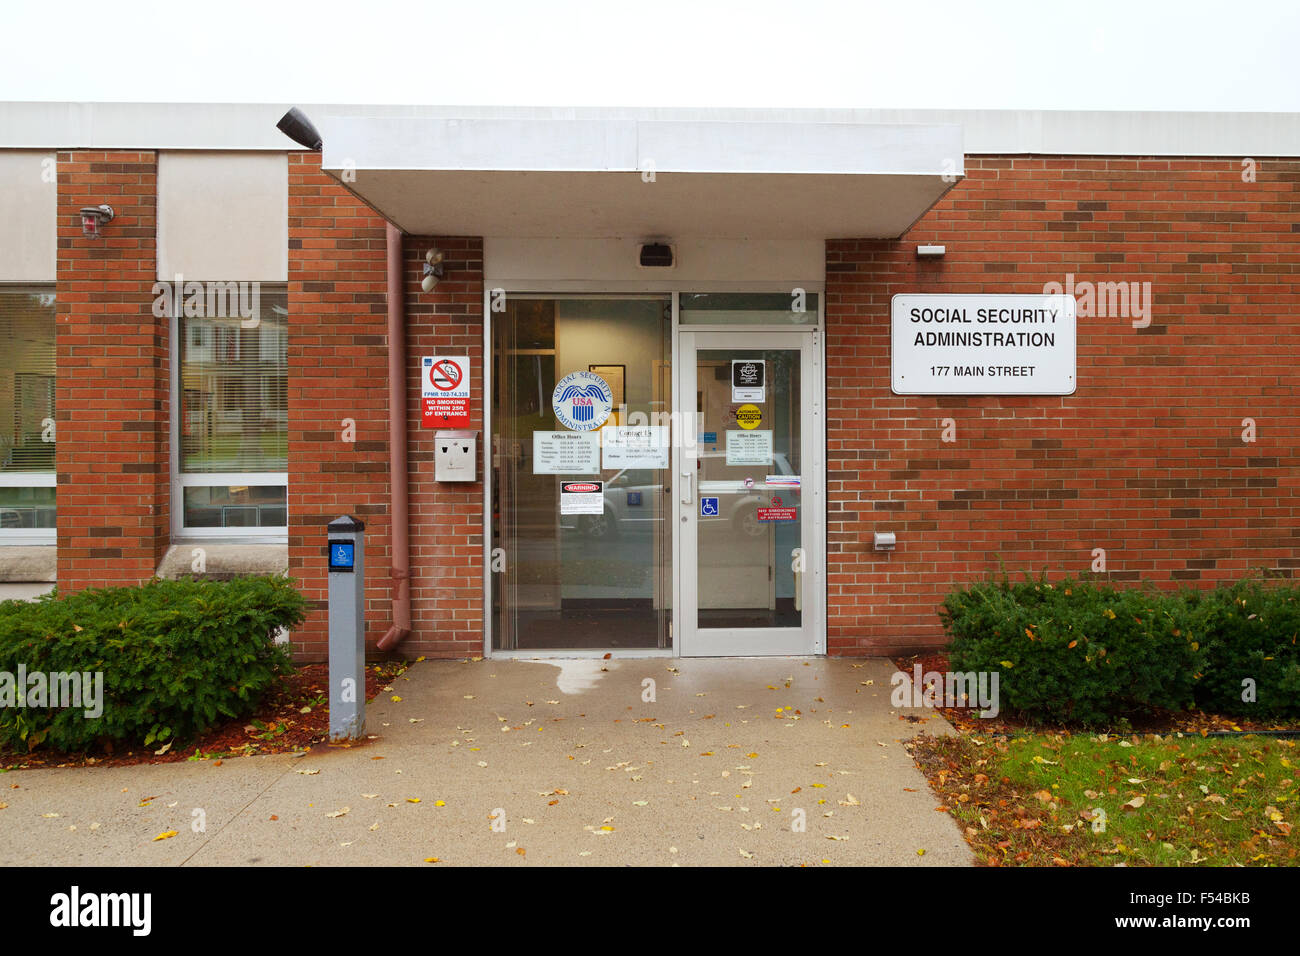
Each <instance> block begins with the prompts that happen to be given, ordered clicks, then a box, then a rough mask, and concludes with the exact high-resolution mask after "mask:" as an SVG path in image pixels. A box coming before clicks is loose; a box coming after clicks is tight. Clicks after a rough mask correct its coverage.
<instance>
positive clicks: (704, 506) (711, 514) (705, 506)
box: [700, 498, 718, 518]
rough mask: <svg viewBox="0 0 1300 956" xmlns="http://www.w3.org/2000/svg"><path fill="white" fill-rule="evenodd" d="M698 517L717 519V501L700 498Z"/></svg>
mask: <svg viewBox="0 0 1300 956" xmlns="http://www.w3.org/2000/svg"><path fill="white" fill-rule="evenodd" d="M700 517H701V518H716V517H718V499H717V498H701V499H700Z"/></svg>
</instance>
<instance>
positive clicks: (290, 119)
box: [275, 106, 322, 153]
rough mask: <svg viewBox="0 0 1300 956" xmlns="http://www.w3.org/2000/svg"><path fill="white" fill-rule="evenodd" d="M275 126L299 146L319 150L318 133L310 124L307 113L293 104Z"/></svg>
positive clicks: (319, 140)
mask: <svg viewBox="0 0 1300 956" xmlns="http://www.w3.org/2000/svg"><path fill="white" fill-rule="evenodd" d="M275 128H276V129H278V130H279V131H280V132H281V133H283V134H284V135H285V136H288V137H289V138H290V139H291V140H293V141H294V142H295V143H297V144H298V145H299V146H302V147H304V148H305V149H309V150H311V151H312V152H313V153H319V152H320V150H321V146H322V143H321V138H320V133H319V132H317V130H316V127H315V126H313V125H312V122H311V120H309V119H308V118H307V114H306V113H304V112H303V111H302V110H300V109H298V107H296V106H295V107H294V108H293V109H291V110H289V112H287V113H285V114H284V115H283V116H281V117H280V122H278V123H276V124H275Z"/></svg>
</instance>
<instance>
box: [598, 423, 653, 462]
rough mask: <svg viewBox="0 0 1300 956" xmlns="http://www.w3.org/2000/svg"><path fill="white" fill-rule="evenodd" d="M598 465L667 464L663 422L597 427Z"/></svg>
mask: <svg viewBox="0 0 1300 956" xmlns="http://www.w3.org/2000/svg"><path fill="white" fill-rule="evenodd" d="M600 440H601V466H602V467H604V468H607V469H614V468H667V467H668V428H667V427H666V426H664V425H635V426H634V425H610V426H608V427H606V428H602V429H601V430H600Z"/></svg>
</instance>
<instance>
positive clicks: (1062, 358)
mask: <svg viewBox="0 0 1300 956" xmlns="http://www.w3.org/2000/svg"><path fill="white" fill-rule="evenodd" d="M890 313H891V321H890V326H891V333H890V349H889V373H890V384H891V385H892V387H893V390H894V393H895V394H897V395H1071V394H1073V393H1074V390H1075V387H1076V386H1077V385H1078V381H1077V379H1076V374H1077V371H1078V369H1077V354H1076V341H1075V300H1074V297H1073V296H1067V295H912V294H902V295H896V296H894V298H893V300H892V302H891V307H890Z"/></svg>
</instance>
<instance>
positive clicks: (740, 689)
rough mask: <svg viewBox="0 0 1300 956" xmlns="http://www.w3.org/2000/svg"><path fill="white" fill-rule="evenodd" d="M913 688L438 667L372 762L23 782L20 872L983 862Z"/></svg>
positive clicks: (396, 718)
mask: <svg viewBox="0 0 1300 956" xmlns="http://www.w3.org/2000/svg"><path fill="white" fill-rule="evenodd" d="M894 671H895V668H894V665H893V664H892V662H890V661H888V660H886V659H883V658H870V659H866V660H847V659H844V658H835V659H827V658H743V659H737V658H727V659H715V660H695V659H675V658H648V659H640V660H629V659H619V660H608V661H602V660H563V661H560V660H550V661H517V660H481V661H465V662H460V661H426V662H421V663H417V664H414V665H412V666H411V668H410V669H409V670H408V671H407V672H406V673H405V674H404V675H403V676H402V677H399V678H397V679H396V680H395V681H394V682H393V684H392V689H391V690H390V691H385V692H383V693H381V694H380V695H379V697H377V698H376V699H375V700H374V701H371V702H370V704H369V705H368V708H367V724H366V731H367V736H368V738H369V739H367V740H365V741H364V742H362V743H360V744H358V745H355V746H350V747H331V746H327V745H322V746H320V747H317V748H315V749H314V750H312V751H311V752H309V753H306V754H302V755H296V756H295V755H288V754H279V755H271V756H253V757H238V758H233V759H227V760H223V761H221V763H220V766H218V765H217V764H216V761H213V760H199V761H189V762H183V763H172V764H158V765H139V766H131V767H88V768H62V769H39V770H16V771H10V772H8V773H3V774H0V807H3V808H2V809H0V865H4V866H34V865H115V866H122V865H127V866H137V865H155V866H182V865H183V866H222V865H250V864H252V865H289V866H304V865H310V866H333V865H406V864H409V865H420V866H428V865H445V866H536V865H548V866H625V865H649V866H672V865H681V866H696V865H734V866H742V865H743V866H762V865H767V866H785V865H799V864H810V865H819V866H822V865H858V866H860V865H881V864H885V865H896V864H903V865H919V866H954V865H970V864H971V862H972V857H971V854H970V851H969V849H968V848H967V846H966V843H965V841H964V840H963V839H962V836H961V834H960V832H959V831H958V828H957V826H956V824H955V823H954V821H953V820H952V819H951V818H950V817H949V815H948V814H947V813H943V812H937V811H936V809H935V807H936V806H937V804H938V800H937V799H936V798H935V797H934V795H933V794H932V793H931V791H930V789H929V788H928V786H927V785H926V782H925V778H924V777H923V776H922V774H921V773H920V771H918V770H917V769H916V767H915V765H914V764H913V763H912V760H911V758H910V756H909V755H908V753H907V751H906V750H905V749H904V748H903V747H902V745H901V742H902V741H903V740H906V739H908V738H909V737H911V736H912V735H914V734H917V733H926V734H950V733H952V732H953V731H952V728H951V727H950V726H949V725H948V724H947V722H945V721H944V720H943V719H942V718H941V717H940V716H939V715H938V714H937V713H936V712H934V711H928V710H924V709H912V708H906V709H904V708H894V707H892V706H891V704H890V690H891V685H890V677H891V675H892V674H893V673H894ZM908 715H911V716H913V717H919V718H921V719H920V720H919V721H915V722H913V721H909V720H907V719H905V718H906V717H907V716H908ZM171 832H174V834H175V835H174V836H170V837H167V838H165V839H155V838H156V837H158V836H159V835H160V834H165V833H171ZM922 851H924V852H922ZM435 858H436V860H437V861H438V862H437V863H435V864H430V863H428V862H426V861H428V860H430V859H435Z"/></svg>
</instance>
